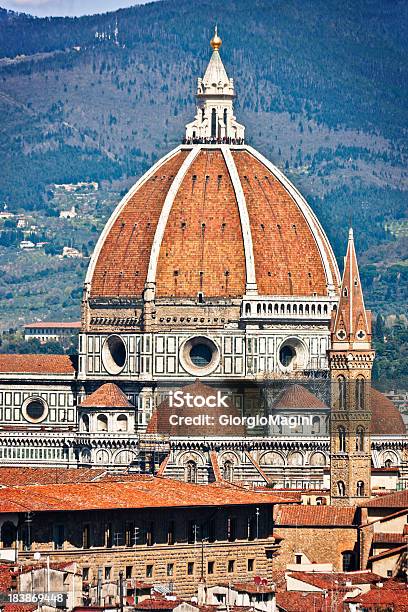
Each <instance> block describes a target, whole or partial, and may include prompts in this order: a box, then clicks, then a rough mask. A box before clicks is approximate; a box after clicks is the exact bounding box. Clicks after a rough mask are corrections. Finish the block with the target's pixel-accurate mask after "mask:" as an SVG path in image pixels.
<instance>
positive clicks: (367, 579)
mask: <svg viewBox="0 0 408 612" xmlns="http://www.w3.org/2000/svg"><path fill="white" fill-rule="evenodd" d="M288 576H290V577H291V578H295V579H296V580H301V581H302V582H306V583H307V584H310V585H312V586H314V587H317V588H318V589H322V590H333V589H339V588H340V589H342V590H345V591H347V590H350V587H349V586H348V583H351V584H352V585H356V584H375V583H377V582H380V581H381V580H382V578H381V576H379V575H378V574H374V573H373V572H370V571H361V572H317V571H316V572H301V571H300V572H290V573H289V574H288Z"/></svg>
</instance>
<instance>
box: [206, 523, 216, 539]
mask: <svg viewBox="0 0 408 612" xmlns="http://www.w3.org/2000/svg"><path fill="white" fill-rule="evenodd" d="M215 539H216V538H215V520H214V519H211V520H210V521H208V541H209V542H215Z"/></svg>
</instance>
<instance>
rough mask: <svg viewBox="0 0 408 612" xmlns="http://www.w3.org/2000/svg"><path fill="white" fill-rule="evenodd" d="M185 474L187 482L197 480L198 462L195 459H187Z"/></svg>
mask: <svg viewBox="0 0 408 612" xmlns="http://www.w3.org/2000/svg"><path fill="white" fill-rule="evenodd" d="M185 476H186V477H185V480H186V482H193V483H195V482H197V464H196V462H195V461H187V463H186V474H185Z"/></svg>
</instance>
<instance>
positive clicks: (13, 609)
mask: <svg viewBox="0 0 408 612" xmlns="http://www.w3.org/2000/svg"><path fill="white" fill-rule="evenodd" d="M37 608H38V605H37V604H20V603H19V604H15V603H8V604H5V605H4V606H3V608H2V610H3V612H33V610H37Z"/></svg>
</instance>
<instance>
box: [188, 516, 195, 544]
mask: <svg viewBox="0 0 408 612" xmlns="http://www.w3.org/2000/svg"><path fill="white" fill-rule="evenodd" d="M197 538H198V525H197V523H196V522H195V521H188V524H187V541H188V543H189V544H194V543H195V542H197Z"/></svg>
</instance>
